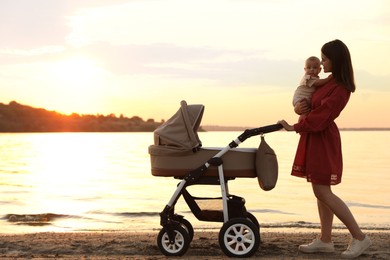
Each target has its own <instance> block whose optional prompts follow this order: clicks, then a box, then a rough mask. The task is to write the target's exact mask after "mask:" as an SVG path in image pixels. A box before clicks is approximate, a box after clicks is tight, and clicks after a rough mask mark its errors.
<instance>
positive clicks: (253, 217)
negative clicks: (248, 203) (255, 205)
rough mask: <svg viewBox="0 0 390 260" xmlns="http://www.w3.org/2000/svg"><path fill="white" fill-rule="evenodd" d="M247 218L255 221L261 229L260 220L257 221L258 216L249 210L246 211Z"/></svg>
mask: <svg viewBox="0 0 390 260" xmlns="http://www.w3.org/2000/svg"><path fill="white" fill-rule="evenodd" d="M246 218H247V219H249V220H250V221H252V222H253V224H255V225H256V227H258V228H259V229H260V224H259V222H258V221H257V218H256V217H255V216H254V215H253V214H252V213H250V212H247V213H246Z"/></svg>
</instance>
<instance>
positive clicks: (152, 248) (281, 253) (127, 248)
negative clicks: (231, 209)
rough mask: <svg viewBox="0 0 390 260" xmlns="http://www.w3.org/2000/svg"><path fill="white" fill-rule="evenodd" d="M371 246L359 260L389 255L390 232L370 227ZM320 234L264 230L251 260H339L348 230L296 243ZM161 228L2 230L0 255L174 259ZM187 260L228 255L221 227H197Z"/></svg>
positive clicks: (63, 257)
mask: <svg viewBox="0 0 390 260" xmlns="http://www.w3.org/2000/svg"><path fill="white" fill-rule="evenodd" d="M367 234H368V235H369V236H370V238H371V240H372V242H373V245H372V246H371V247H370V248H369V249H368V250H367V251H366V252H365V253H364V254H363V255H362V256H360V257H359V258H358V259H390V232H384V231H382V232H379V231H371V232H370V231H369V232H367ZM316 236H317V233H316V232H314V231H313V232H299V231H294V232H289V231H287V232H284V231H283V232H275V231H272V230H271V231H267V230H265V231H264V230H263V231H262V232H261V240H262V242H261V245H260V248H259V250H258V251H257V252H256V253H255V255H254V256H253V257H252V259H339V258H340V254H341V252H342V251H344V250H345V249H346V247H347V243H348V241H349V234H348V233H347V232H344V231H341V232H335V233H334V243H335V248H336V252H335V253H327V254H303V253H300V252H298V250H297V248H298V245H300V244H302V243H307V242H310V241H311V240H312V239H314V238H315V237H316ZM156 237H157V232H156V231H153V232H150V233H147V232H66V233H59V232H53V233H32V234H0V258H1V259H16V258H24V259H25V258H29V259H31V258H53V259H171V258H172V257H171V258H169V257H165V256H164V255H162V253H161V252H160V250H159V249H158V247H157V244H156ZM182 258H183V259H229V258H228V257H226V256H225V255H224V253H223V252H222V250H221V248H220V247H219V243H218V231H213V232H210V231H199V230H195V236H194V239H193V241H192V242H191V244H190V248H189V249H188V251H187V252H186V254H185V255H184V256H183V257H182Z"/></svg>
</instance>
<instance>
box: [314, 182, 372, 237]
mask: <svg viewBox="0 0 390 260" xmlns="http://www.w3.org/2000/svg"><path fill="white" fill-rule="evenodd" d="M312 187H313V191H314V194H315V196H316V197H317V200H318V201H320V203H319V204H318V205H319V210H320V219H321V232H323V230H324V233H323V234H322V235H323V236H329V224H330V223H331V220H332V219H330V218H331V217H330V214H329V212H330V211H331V212H333V213H334V214H335V215H336V216H337V217H338V218H339V219H340V220H341V222H343V223H344V225H345V226H346V227H347V228H348V230H349V232H350V233H351V235H352V237H354V238H355V239H358V240H363V239H364V237H365V235H364V234H363V232H362V231H361V229H360V227H359V225H358V224H357V222H356V220H355V218H354V217H353V215H352V213H351V211H350V210H349V208H348V207H347V205H346V204H345V203H344V201H342V200H341V199H340V198H339V197H337V196H336V195H335V194H333V192H332V190H331V188H330V186H329V185H319V184H312ZM325 207H327V208H328V209H327V210H326V209H325ZM321 215H322V216H321ZM332 215H333V214H332ZM332 218H333V217H332ZM322 225H324V226H323V227H322ZM325 238H326V237H324V239H325ZM324 242H325V241H324Z"/></svg>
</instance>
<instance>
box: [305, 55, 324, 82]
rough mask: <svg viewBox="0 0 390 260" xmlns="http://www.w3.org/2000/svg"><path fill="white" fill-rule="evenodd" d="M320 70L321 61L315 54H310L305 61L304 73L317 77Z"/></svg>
mask: <svg viewBox="0 0 390 260" xmlns="http://www.w3.org/2000/svg"><path fill="white" fill-rule="evenodd" d="M320 72H321V61H320V59H319V58H317V57H315V56H311V57H309V58H307V59H306V61H305V73H306V75H310V76H313V77H318V74H320Z"/></svg>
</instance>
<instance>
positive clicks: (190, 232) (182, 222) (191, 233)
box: [176, 218, 194, 242]
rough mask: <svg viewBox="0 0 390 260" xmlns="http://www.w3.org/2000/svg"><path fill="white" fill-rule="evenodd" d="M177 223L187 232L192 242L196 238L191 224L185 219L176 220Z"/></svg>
mask: <svg viewBox="0 0 390 260" xmlns="http://www.w3.org/2000/svg"><path fill="white" fill-rule="evenodd" d="M176 221H177V222H179V223H180V225H181V226H182V227H183V228H184V229H185V230H186V231H187V233H188V237H189V238H190V242H191V241H192V239H193V238H194V228H193V227H192V225H191V223H190V222H189V221H188V220H186V219H185V218H180V219H176Z"/></svg>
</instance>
